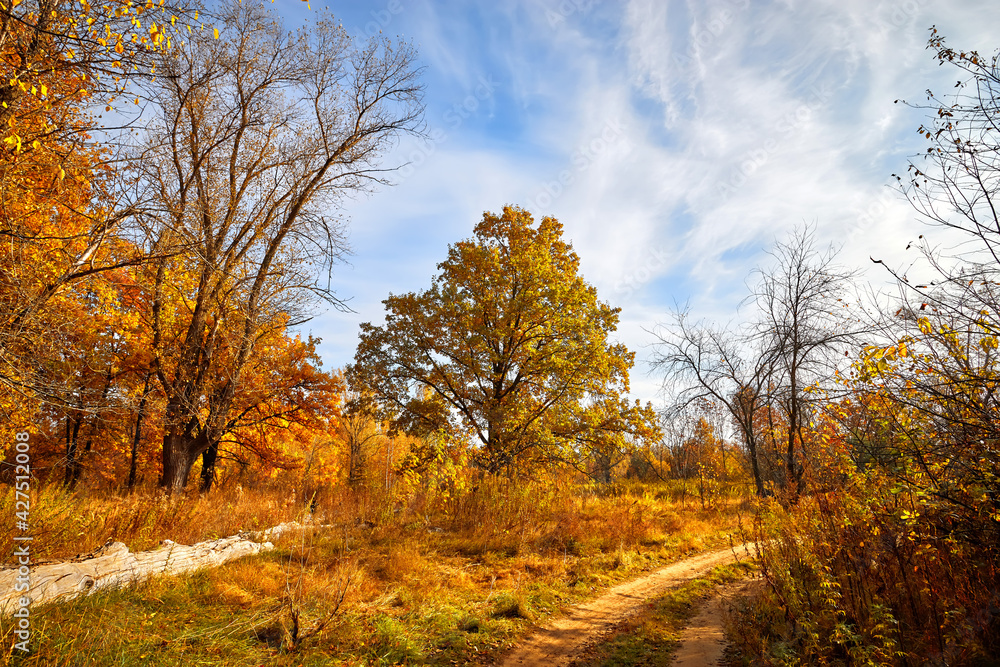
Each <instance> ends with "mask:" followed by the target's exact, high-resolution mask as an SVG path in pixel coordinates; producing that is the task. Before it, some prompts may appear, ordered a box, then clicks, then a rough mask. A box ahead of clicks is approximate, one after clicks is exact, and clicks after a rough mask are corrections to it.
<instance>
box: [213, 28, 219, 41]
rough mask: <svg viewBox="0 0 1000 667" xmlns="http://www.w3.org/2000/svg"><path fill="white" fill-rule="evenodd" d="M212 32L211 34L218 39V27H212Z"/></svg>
mask: <svg viewBox="0 0 1000 667" xmlns="http://www.w3.org/2000/svg"><path fill="white" fill-rule="evenodd" d="M212 33H213V34H214V35H215V38H216V39H219V29H218V28H214V29H213V30H212Z"/></svg>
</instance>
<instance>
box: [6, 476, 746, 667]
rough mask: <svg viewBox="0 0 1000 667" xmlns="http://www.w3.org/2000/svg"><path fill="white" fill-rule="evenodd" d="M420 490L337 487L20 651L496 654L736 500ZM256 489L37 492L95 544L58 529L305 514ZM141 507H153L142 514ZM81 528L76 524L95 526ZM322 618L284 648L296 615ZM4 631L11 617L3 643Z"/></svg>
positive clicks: (102, 659)
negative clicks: (309, 520)
mask: <svg viewBox="0 0 1000 667" xmlns="http://www.w3.org/2000/svg"><path fill="white" fill-rule="evenodd" d="M419 491H421V492H420V493H413V494H410V495H407V496H403V497H400V496H393V497H383V496H380V495H379V494H378V493H375V492H365V493H357V494H352V493H347V492H343V493H341V494H339V495H334V494H330V495H328V496H327V497H326V498H325V499H324V500H322V502H321V503H320V505H319V507H318V510H317V518H318V519H320V520H321V521H322V522H323V523H325V524H328V525H330V526H332V527H331V528H327V529H325V530H319V529H314V530H308V531H305V532H303V533H299V534H289V535H286V536H283V537H281V538H279V539H278V540H277V542H276V547H277V548H276V550H275V551H273V552H270V553H266V554H262V555H259V556H255V557H251V558H247V559H243V560H241V561H237V562H234V563H230V564H228V565H226V566H223V567H221V568H218V569H216V570H212V571H203V572H201V573H198V574H196V575H195V576H192V577H186V578H183V579H159V580H155V581H151V582H149V583H148V584H145V585H142V586H140V587H138V588H136V589H132V590H129V591H123V592H118V593H108V594H100V595H95V596H92V597H90V598H87V599H84V600H79V601H76V602H72V603H68V604H61V605H53V606H50V607H48V608H45V609H42V610H39V611H38V612H36V616H35V621H34V622H35V623H37V625H35V626H33V627H34V628H35V629H36V638H35V640H34V641H36V642H37V643H36V647H37V650H36V652H35V653H33V654H32V656H31V657H30V659H28V660H26V661H22V664H25V665H43V664H44V665H63V664H66V665H69V664H95V665H100V664H107V665H112V664H113V665H131V664H136V665H140V664H157V665H160V664H162V665H186V664H196V663H200V664H226V665H260V664H275V665H293V664H294V665H309V664H316V665H319V664H329V663H330V662H335V661H336V662H340V661H345V660H346V661H348V662H350V663H354V664H358V663H364V664H398V663H415V662H428V661H432V662H457V663H462V664H466V663H470V662H484V661H486V660H488V659H491V658H490V657H491V656H492V657H496V656H497V655H498V654H499V653H501V652H502V651H503V650H504V649H505V648H506V647H507V646H509V645H511V644H512V643H513V642H514V641H515V640H516V638H517V637H518V636H519V635H520V634H522V633H523V632H525V631H526V629H527V628H528V627H529V626H530V624H531V623H532V622H542V621H544V619H545V618H546V617H547V616H548V615H550V614H553V613H556V612H557V611H558V610H559V609H561V608H564V607H565V606H566V605H568V604H571V603H573V602H576V601H579V600H582V599H584V598H587V597H590V596H593V595H595V594H596V593H597V592H598V591H599V590H601V589H603V588H604V587H606V586H609V585H611V584H613V583H615V582H617V581H620V580H623V579H626V578H629V577H631V576H635V575H637V574H638V573H640V572H643V571H646V570H650V569H654V568H656V567H659V566H661V565H664V564H666V563H668V562H670V561H673V560H676V559H677V558H680V557H682V556H684V555H686V554H687V553H689V552H691V551H694V550H698V549H702V548H709V547H712V546H717V545H722V544H724V543H726V542H727V534H729V533H732V532H733V531H735V529H736V525H737V511H738V507H739V504H738V503H737V502H735V501H720V502H718V503H717V504H716V505H715V507H713V508H711V509H707V510H702V509H700V507H695V506H692V505H691V504H690V503H687V504H685V503H679V502H675V501H674V500H673V499H672V498H671V496H670V494H669V493H667V492H666V490H665V489H663V488H647V487H640V486H635V487H629V488H620V487H619V488H611V489H607V488H604V489H601V488H595V487H591V486H582V487H581V486H573V485H570V484H553V483H552V482H551V481H550V480H549V481H539V482H526V483H522V484H513V483H511V482H509V481H505V480H484V481H482V482H480V483H479V485H478V486H477V487H474V488H470V489H469V490H467V491H464V492H462V493H460V494H454V493H453V494H449V495H447V496H445V495H444V494H440V495H436V494H434V493H431V492H429V491H428V490H427V489H423V490H419ZM249 495H250V494H244V495H243V497H242V498H241V497H239V496H238V495H237V494H232V493H230V494H218V495H214V496H212V497H209V498H189V499H186V503H187V504H185V502H182V501H181V499H166V498H160V497H156V496H152V497H128V498H122V499H119V502H120V504H121V505H122V507H115V500H114V499H113V498H86V497H83V496H76V497H73V498H71V497H70V496H68V495H67V494H63V493H61V492H56V491H45V490H43V491H42V492H41V493H40V494H39V496H40V497H39V499H38V502H39V504H44V503H47V502H50V501H53V500H54V501H56V502H57V503H62V504H63V505H62V506H60V507H61V509H58V510H50V511H48V512H40V514H39V515H40V516H42V517H48V518H47V519H45V521H43V522H41V524H40V528H44V529H45V531H47V532H44V534H45V535H46V536H47V537H46V538H45V539H49V538H52V539H54V540H55V539H56V538H57V537H58V536H60V535H69V534H70V532H71V531H69V530H67V529H63V528H61V527H59V526H58V521H57V519H58V517H66V516H70V515H71V513H70V512H69V507H70V505H71V500H72V502H76V503H77V504H78V505H79V506H80V508H79V509H78V510H77V512H78V513H80V514H82V515H84V516H88V517H92V518H93V520H94V523H95V524H96V525H97V526H98V528H97V529H95V530H94V531H92V532H94V533H96V534H93V535H88V537H87V539H88V540H89V541H87V542H72V541H71V540H69V539H66V538H63V539H62V540H61V541H57V542H56V544H55V545H54V546H52V545H50V548H49V551H50V552H52V553H56V552H59V551H62V552H64V553H66V552H70V553H76V552H79V551H85V550H87V549H90V548H93V547H94V546H97V545H99V544H101V543H103V541H104V539H107V537H109V536H111V535H108V532H109V531H111V532H113V533H114V537H115V539H120V540H121V541H124V542H125V543H126V544H128V545H129V547H130V548H133V549H142V548H148V547H149V546H154V545H155V544H157V543H158V542H159V541H160V540H162V539H164V538H167V537H169V539H173V540H175V541H177V542H184V541H189V542H190V541H197V540H200V539H206V538H208V537H212V536H214V535H221V534H228V533H230V532H236V531H237V530H241V529H247V528H251V527H261V524H263V523H268V522H273V523H279V522H281V521H284V520H288V519H292V518H300V517H301V514H302V507H296V506H295V505H289V506H285V505H283V502H282V500H281V498H282V495H281V494H280V493H277V492H274V493H265V494H261V495H260V496H255V497H248V496H249ZM286 495H287V494H286ZM102 508H103V510H102ZM213 508H214V509H213ZM104 510H106V515H105V516H100V517H98V518H94V517H96V516H97V515H98V514H100V512H101V511H104ZM143 510H145V511H147V512H149V513H150V514H151V516H149V517H146V518H144V519H143V520H138V517H139V515H140V513H141V512H142V511H143ZM254 510H257V511H258V512H259V513H258V514H255V513H254ZM220 514H223V515H225V516H220ZM46 521H47V522H48V523H46ZM199 521H205V522H206V525H199V523H198V522H199ZM253 521H256V524H254V523H252V522H253ZM75 525H76V526H77V528H75V530H76V531H77V532H81V531H82V527H83V524H82V523H79V522H78V523H77V524H75ZM161 528H162V529H163V530H164V532H163V533H162V534H159V535H157V534H156V533H155V530H159V529H161ZM101 531H104V532H101ZM133 540H134V541H133ZM41 541H42V540H41V539H39V538H36V543H39V542H41ZM341 596H342V597H343V600H342V604H340V605H339V607H338V601H339V599H340V598H341ZM332 609H337V612H336V614H333V615H332V616H331V613H330V612H331V610H332ZM293 613H294V614H296V616H295V623H297V625H295V624H293V621H292V618H293V617H292V614H293ZM324 619H325V620H326V624H325V625H321V624H322V623H323V622H324ZM0 625H2V621H0ZM318 627H322V629H320V630H317V631H316V632H315V633H314V634H312V635H309V637H308V639H306V640H304V641H302V642H301V644H300V645H299V646H298V647H297V648H296V650H294V651H289V650H288V649H289V648H290V645H289V640H288V638H289V637H290V636H291V634H292V632H293V630H295V629H296V628H297V630H298V631H299V632H300V633H306V632H307V631H308V630H309V629H310V628H318ZM171 628H172V629H171ZM9 632H10V629H9V627H7V626H5V625H3V626H2V627H0V641H2V642H4V643H5V644H6V645H8V646H9V645H10V642H9V641H8V639H9V637H8V635H9ZM154 658H155V661H151V660H153V659H154ZM80 660H83V662H80Z"/></svg>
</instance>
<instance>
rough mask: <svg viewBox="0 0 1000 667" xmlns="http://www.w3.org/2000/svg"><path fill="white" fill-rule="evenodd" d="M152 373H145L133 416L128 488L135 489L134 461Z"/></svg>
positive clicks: (137, 452) (137, 450) (139, 440)
mask: <svg viewBox="0 0 1000 667" xmlns="http://www.w3.org/2000/svg"><path fill="white" fill-rule="evenodd" d="M151 375H152V373H146V381H145V382H144V383H143V385H142V398H141V399H139V410H138V414H136V416H135V433H134V434H133V435H132V452H131V457H130V459H129V465H128V488H129V490H132V489H134V488H135V477H136V459H137V457H138V454H139V443H140V442H141V441H142V420H143V418H144V417H145V416H146V400H147V399H148V397H149V379H150V376H151Z"/></svg>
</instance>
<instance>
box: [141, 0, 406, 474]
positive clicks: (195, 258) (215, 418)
mask: <svg viewBox="0 0 1000 667" xmlns="http://www.w3.org/2000/svg"><path fill="white" fill-rule="evenodd" d="M213 23H214V25H216V26H218V27H219V30H220V33H221V34H220V38H219V39H213V37H212V36H211V35H208V34H194V35H192V37H191V39H190V40H189V41H188V42H187V43H185V44H184V45H183V46H180V47H178V48H175V49H173V50H172V51H170V52H169V53H168V54H166V55H165V57H164V58H163V61H162V62H161V64H160V67H159V69H160V71H161V73H162V75H161V76H160V77H159V78H158V79H156V80H155V81H154V84H155V88H154V89H153V90H152V92H151V96H150V100H151V102H153V103H154V104H155V105H156V108H157V110H158V111H157V119H156V121H155V122H154V123H153V124H151V129H150V130H149V133H148V137H147V139H148V145H149V146H150V147H149V148H148V149H147V150H145V151H143V152H142V153H141V155H139V156H138V160H137V162H136V163H137V164H138V165H140V166H139V169H140V170H141V181H142V185H143V186H144V190H143V194H144V195H145V196H146V197H148V199H149V200H150V202H151V203H152V204H153V205H155V206H154V207H153V210H155V213H151V214H150V215H149V217H148V218H147V219H146V220H145V223H146V225H147V226H148V228H150V229H153V230H155V233H154V234H153V235H152V237H151V239H150V244H151V248H150V250H151V253H152V254H155V255H162V256H165V257H167V259H165V260H164V261H161V262H159V263H158V264H157V266H156V269H155V275H153V276H152V282H153V289H152V297H151V300H152V313H153V322H152V329H153V347H154V351H153V368H154V370H155V374H156V377H157V378H158V380H159V384H160V385H161V387H162V391H163V393H164V395H165V397H166V425H165V434H164V439H163V476H162V478H161V484H162V485H163V486H164V487H167V488H169V489H173V490H178V489H182V488H184V486H185V485H186V483H187V479H188V475H189V473H190V470H191V467H192V464H193V462H194V461H195V459H196V457H197V456H199V455H200V454H201V453H203V452H204V451H206V450H207V449H208V448H209V447H211V446H212V444H213V442H218V440H219V439H220V438H221V436H222V434H223V433H224V429H225V428H226V426H225V425H226V423H227V414H228V412H229V410H230V408H231V406H232V405H233V401H234V397H235V396H236V394H237V392H238V391H239V390H240V382H241V375H242V373H243V372H244V368H245V366H246V364H247V362H248V359H249V358H250V356H251V353H252V352H253V351H254V349H255V346H256V345H257V344H258V343H257V341H259V340H260V338H261V337H262V336H263V335H265V334H266V332H267V331H269V330H271V329H273V328H275V327H278V326H283V325H284V324H285V323H286V322H287V318H288V317H289V315H290V316H291V318H292V321H293V322H294V321H295V318H296V317H300V316H301V314H302V311H303V309H304V306H305V304H306V303H307V302H308V300H309V299H310V298H313V297H319V298H321V299H326V300H328V301H331V302H333V303H334V304H336V303H338V302H337V299H336V297H335V296H334V295H333V294H332V292H330V291H329V289H328V288H326V287H325V286H324V284H323V283H322V282H320V281H319V280H318V279H317V278H316V273H315V268H314V267H313V266H312V263H314V262H315V263H318V264H319V265H320V266H326V267H327V269H328V270H329V267H330V266H331V265H332V263H333V262H334V261H335V260H336V259H337V258H338V257H339V256H340V255H341V253H343V252H344V250H345V245H344V239H343V235H342V230H341V227H340V226H339V224H338V222H337V220H338V218H337V216H336V212H337V210H338V209H337V207H338V201H339V198H340V197H341V196H343V195H344V194H345V193H351V192H357V191H359V190H363V189H365V188H367V187H369V186H370V185H372V184H373V183H380V182H384V175H385V173H386V171H385V170H383V169H380V167H379V160H380V158H381V157H382V155H383V154H384V152H385V151H386V149H387V148H389V147H390V146H391V145H392V143H393V141H394V140H395V139H396V138H397V136H398V135H399V134H400V133H403V132H411V131H417V130H418V129H419V123H420V116H421V113H422V106H421V101H420V99H421V88H420V86H419V85H418V82H417V78H418V75H419V70H418V68H417V67H416V66H415V55H414V52H413V51H412V49H411V48H410V47H409V46H407V45H397V44H393V43H391V42H390V41H388V40H386V39H381V38H378V39H372V40H371V41H370V42H369V43H368V44H367V46H365V47H363V48H355V47H354V46H353V43H352V41H351V40H350V38H349V36H348V34H347V33H346V32H345V31H344V29H343V28H342V27H341V26H339V25H338V24H336V23H334V22H333V20H332V19H331V18H325V19H323V20H320V21H317V22H315V23H314V24H313V25H312V27H311V28H304V29H301V30H300V31H298V32H297V33H289V32H287V31H285V30H284V29H283V28H282V27H281V25H280V23H279V22H278V21H277V20H276V19H275V18H274V17H273V16H272V14H271V13H269V11H268V10H267V9H266V8H265V6H264V4H263V3H262V2H260V1H259V0H257V1H248V2H243V3H237V2H235V1H232V2H226V3H225V4H224V5H223V7H222V9H221V10H220V12H219V13H218V15H217V16H215V17H213ZM150 208H151V207H150V206H144V207H143V209H144V210H150Z"/></svg>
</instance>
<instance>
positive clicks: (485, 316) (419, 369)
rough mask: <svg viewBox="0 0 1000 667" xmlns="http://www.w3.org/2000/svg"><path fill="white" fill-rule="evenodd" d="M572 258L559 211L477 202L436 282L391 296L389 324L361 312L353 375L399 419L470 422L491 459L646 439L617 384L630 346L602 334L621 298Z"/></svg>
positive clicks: (526, 458)
mask: <svg viewBox="0 0 1000 667" xmlns="http://www.w3.org/2000/svg"><path fill="white" fill-rule="evenodd" d="M578 267H579V258H578V257H577V255H576V253H574V252H573V250H572V246H570V245H569V244H568V243H566V242H565V241H563V240H562V225H561V224H560V223H559V222H558V221H557V220H555V219H554V218H544V219H543V220H542V221H541V222H540V223H539V224H538V226H537V227H536V226H535V224H534V221H533V219H532V217H531V215H530V214H529V213H528V212H527V211H524V210H522V209H519V208H513V207H506V208H504V210H503V213H502V214H501V215H494V214H491V213H486V214H484V215H483V219H482V221H481V222H480V223H479V224H478V225H477V226H476V228H475V237H474V238H473V239H470V240H467V241H462V242H460V243H456V244H455V245H453V246H451V247H450V248H449V251H448V258H447V259H446V260H445V261H444V262H442V263H441V264H439V265H438V269H439V270H440V272H441V273H440V274H439V275H438V276H437V277H436V278H435V279H434V283H433V285H432V286H431V288H430V289H428V290H426V291H423V292H419V293H410V294H404V295H401V296H390V297H389V298H388V299H386V300H385V301H384V302H383V303H384V304H385V306H386V311H387V316H386V324H385V325H384V326H376V325H373V324H370V323H365V324H363V325H362V327H361V342H360V344H359V345H358V351H357V354H356V356H355V363H354V365H353V366H351V367H350V368H349V369H348V378H349V380H350V382H351V384H352V386H354V387H355V388H356V389H357V390H358V391H362V392H366V393H368V394H370V395H371V396H372V398H373V399H375V400H376V401H378V402H379V403H380V405H381V406H382V408H383V410H384V411H385V412H386V413H387V414H389V415H390V416H391V417H393V418H395V419H396V420H397V421H412V422H416V423H418V424H421V423H422V424H423V425H424V427H425V428H426V429H429V430H437V429H440V428H447V429H449V430H451V431H452V432H455V433H457V432H459V431H461V430H462V429H468V430H469V431H471V432H472V434H473V436H474V438H475V439H476V440H478V442H479V444H480V445H481V447H480V448H479V449H478V450H477V451H476V452H475V453H474V458H475V460H476V461H477V463H478V464H479V465H480V466H482V467H483V468H484V469H485V470H487V471H490V472H498V471H500V470H504V469H511V468H515V467H518V466H529V465H532V464H542V463H545V462H547V461H559V460H576V459H578V458H579V457H581V456H583V455H585V454H586V453H587V452H590V451H596V452H602V451H607V450H615V449H621V448H623V447H625V446H626V445H627V444H628V442H627V439H628V438H634V439H635V441H646V440H649V439H650V438H651V437H653V436H654V435H655V433H656V427H655V425H654V419H653V415H652V410H651V408H650V407H648V406H647V407H642V406H640V405H639V404H638V402H637V403H636V404H635V405H630V404H629V403H628V401H627V400H626V399H624V398H623V395H624V394H625V393H626V392H627V391H628V371H629V369H630V368H631V367H632V364H633V357H634V355H633V353H631V352H629V351H628V350H627V349H625V347H624V346H623V345H621V344H615V343H612V342H611V341H610V340H609V336H610V334H612V333H613V332H614V330H615V327H616V326H617V323H618V309H616V308H611V307H610V306H608V305H606V304H604V303H601V302H600V301H598V299H597V293H596V290H595V289H594V288H593V287H591V286H589V285H587V283H585V282H584V280H583V279H582V278H581V277H580V276H579V275H578ZM422 391H423V392H429V395H428V393H421V392H422ZM433 401H437V403H436V405H437V406H438V407H437V408H436V409H433V410H432V409H429V408H430V407H433V405H435V404H434V403H432V402H433Z"/></svg>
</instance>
